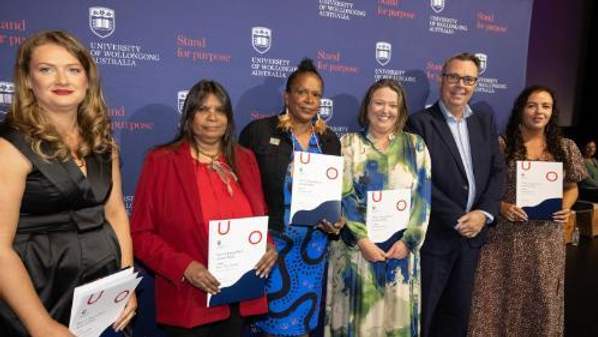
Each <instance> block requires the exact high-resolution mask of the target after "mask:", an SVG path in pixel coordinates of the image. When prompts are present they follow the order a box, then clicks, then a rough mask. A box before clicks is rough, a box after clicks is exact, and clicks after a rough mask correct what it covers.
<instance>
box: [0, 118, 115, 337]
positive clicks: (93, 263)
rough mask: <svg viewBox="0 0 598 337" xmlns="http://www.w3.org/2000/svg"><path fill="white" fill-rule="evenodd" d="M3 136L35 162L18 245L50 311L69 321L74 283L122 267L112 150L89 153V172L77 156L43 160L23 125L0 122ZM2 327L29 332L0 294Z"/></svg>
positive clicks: (11, 333) (18, 332) (13, 332)
mask: <svg viewBox="0 0 598 337" xmlns="http://www.w3.org/2000/svg"><path fill="white" fill-rule="evenodd" d="M0 137H2V138H5V139H6V140H8V141H9V142H10V143H12V144H13V145H14V146H15V147H16V148H17V149H18V150H19V151H21V152H22V153H23V155H24V156H25V157H26V158H27V159H28V160H29V161H30V162H31V164H32V165H33V170H32V171H31V173H30V174H29V175H28V176H27V181H26V186H25V191H24V194H23V200H22V202H21V210H20V216H19V223H18V225H17V233H16V236H15V239H14V243H13V247H14V249H15V251H16V252H17V254H18V255H19V256H20V257H21V260H22V261H23V264H24V265H25V268H26V269H27V271H28V273H29V276H30V278H31V281H32V282H33V285H34V287H35V290H36V292H37V294H38V296H39V297H40V299H41V301H42V303H43V304H44V306H45V307H46V309H47V310H48V312H49V313H50V315H51V316H52V317H53V318H54V319H55V320H57V321H59V322H61V323H62V324H64V325H67V326H68V323H69V319H70V311H71V304H72V303H71V302H72V297H73V289H74V288H75V287H76V286H78V285H81V284H84V283H87V282H90V281H93V280H95V279H97V278H99V277H102V276H105V275H108V274H110V273H113V272H115V271H117V270H119V269H120V258H121V253H120V247H119V244H118V240H117V238H116V234H115V233H114V231H113V230H112V227H111V226H110V224H108V222H107V220H106V218H105V215H104V203H105V202H106V201H107V199H108V196H109V195H110V190H111V188H112V162H111V160H110V154H109V153H107V154H103V155H97V154H95V155H91V156H88V157H87V158H86V163H87V177H86V176H85V175H83V173H82V172H81V170H80V169H79V168H78V167H77V165H76V164H75V163H74V162H73V161H67V162H61V161H57V160H53V161H44V160H43V159H42V158H41V157H39V156H38V155H36V154H35V153H34V152H33V151H32V150H31V148H30V147H29V146H28V145H27V143H26V141H25V138H24V137H23V135H22V134H21V133H19V132H18V131H15V130H12V129H9V128H8V127H6V126H0ZM3 160H6V159H3ZM0 268H1V267H0ZM0 272H9V271H7V270H1V271H0ZM0 332H1V333H0V335H1V336H2V337H5V336H6V337H8V336H27V335H28V334H27V332H26V331H25V329H24V327H23V325H22V324H21V322H20V321H19V319H18V318H17V316H16V315H15V314H14V312H13V311H12V310H11V309H10V307H9V306H8V305H7V304H6V303H5V302H3V301H1V300H0Z"/></svg>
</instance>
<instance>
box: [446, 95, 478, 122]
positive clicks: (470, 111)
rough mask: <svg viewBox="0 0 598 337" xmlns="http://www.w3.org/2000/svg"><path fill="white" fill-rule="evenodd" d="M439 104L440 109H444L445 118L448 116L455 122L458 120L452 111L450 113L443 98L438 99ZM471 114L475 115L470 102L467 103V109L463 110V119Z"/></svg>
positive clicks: (448, 118)
mask: <svg viewBox="0 0 598 337" xmlns="http://www.w3.org/2000/svg"><path fill="white" fill-rule="evenodd" d="M438 106H439V107H440V111H442V114H443V115H444V118H446V119H447V120H452V121H454V122H458V120H457V118H456V117H455V116H454V115H453V114H452V113H450V111H449V109H448V108H447V107H446V105H444V103H443V102H442V100H438ZM471 115H473V110H471V107H470V106H469V104H466V105H465V111H463V118H462V119H466V118H468V117H469V116H471Z"/></svg>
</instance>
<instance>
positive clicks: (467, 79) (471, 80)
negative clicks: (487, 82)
mask: <svg viewBox="0 0 598 337" xmlns="http://www.w3.org/2000/svg"><path fill="white" fill-rule="evenodd" d="M442 76H444V78H446V81H447V82H449V83H450V84H455V83H458V82H459V81H461V80H463V84H464V85H466V86H472V85H474V84H475V83H476V82H477V81H478V78H477V77H473V76H459V75H457V74H446V73H442Z"/></svg>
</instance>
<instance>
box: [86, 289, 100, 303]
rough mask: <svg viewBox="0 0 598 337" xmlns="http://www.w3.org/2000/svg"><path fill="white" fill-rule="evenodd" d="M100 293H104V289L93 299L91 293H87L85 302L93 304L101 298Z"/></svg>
mask: <svg viewBox="0 0 598 337" xmlns="http://www.w3.org/2000/svg"><path fill="white" fill-rule="evenodd" d="M102 295H104V291H103V290H102V291H100V294H99V295H98V297H96V298H95V299H94V298H93V294H91V295H89V298H88V299H87V304H88V305H92V304H94V303H95V302H97V301H99V300H100V298H102Z"/></svg>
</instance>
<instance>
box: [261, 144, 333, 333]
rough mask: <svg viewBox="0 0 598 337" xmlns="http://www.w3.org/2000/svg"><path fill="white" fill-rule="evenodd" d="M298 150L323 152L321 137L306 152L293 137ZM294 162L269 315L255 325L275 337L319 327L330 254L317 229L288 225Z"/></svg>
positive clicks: (269, 285) (324, 236)
mask: <svg viewBox="0 0 598 337" xmlns="http://www.w3.org/2000/svg"><path fill="white" fill-rule="evenodd" d="M291 139H292V141H293V148H294V149H295V150H296V151H306V152H311V153H321V152H322V151H321V149H320V146H319V144H318V138H317V137H316V135H315V134H312V137H311V138H310V141H309V145H308V148H307V149H302V148H301V145H300V144H299V142H298V141H297V140H296V138H295V136H294V135H291ZM292 167H293V161H291V163H290V164H289V166H288V168H287V174H286V176H285V183H284V187H283V188H284V191H283V194H284V205H285V212H284V223H285V228H284V231H283V232H282V233H281V234H277V233H275V232H273V233H272V235H273V239H274V243H275V244H276V250H277V252H278V262H277V263H276V265H275V266H274V269H272V272H271V273H270V277H269V279H268V281H267V283H266V291H267V293H268V306H269V311H268V315H267V316H266V317H264V318H262V319H258V320H257V322H255V324H254V329H252V330H254V335H255V330H256V329H255V328H257V330H258V332H259V331H260V330H261V331H263V332H265V333H267V334H269V335H273V336H299V335H304V334H307V333H309V332H310V331H312V330H314V329H315V328H316V327H317V325H318V317H319V313H320V305H321V304H320V303H321V299H322V283H323V280H324V272H325V270H324V267H325V264H326V256H327V252H328V235H327V234H325V233H324V232H322V231H321V230H319V229H317V228H315V227H307V226H296V225H292V224H289V218H290V209H291V198H292V195H291V191H292V186H293V177H292V174H291V173H292Z"/></svg>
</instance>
